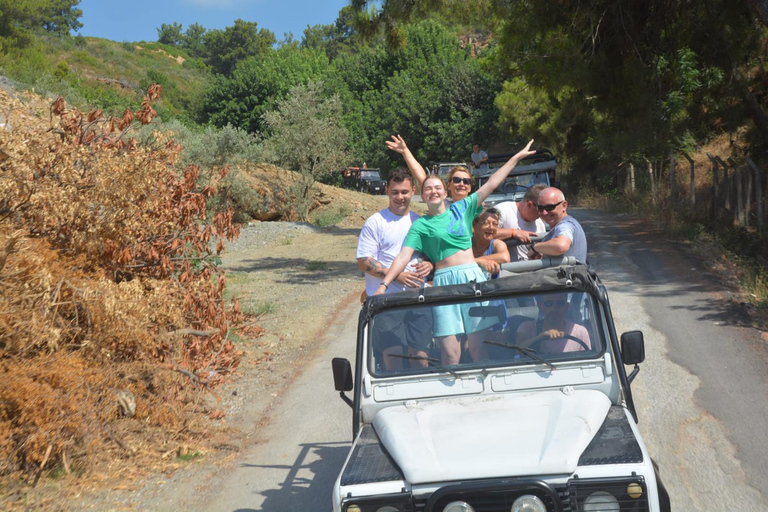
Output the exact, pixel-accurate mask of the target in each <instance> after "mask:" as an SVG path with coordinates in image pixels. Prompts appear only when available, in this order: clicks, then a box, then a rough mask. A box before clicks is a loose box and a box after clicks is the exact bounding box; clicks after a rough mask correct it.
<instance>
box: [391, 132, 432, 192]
mask: <svg viewBox="0 0 768 512" xmlns="http://www.w3.org/2000/svg"><path fill="white" fill-rule="evenodd" d="M385 144H386V145H387V147H388V148H389V149H391V150H392V151H396V152H398V153H400V154H401V155H403V159H404V160H405V165H407V166H408V170H409V171H411V175H413V179H415V180H416V182H417V183H418V184H419V188H421V184H422V183H424V180H425V179H427V172H426V171H425V170H424V168H423V167H422V166H421V164H420V163H419V161H418V160H416V157H415V156H413V153H411V150H410V149H408V146H407V145H406V144H405V141H404V140H403V138H402V137H401V136H399V135H393V136H392V140H388V141H386V142H385Z"/></svg>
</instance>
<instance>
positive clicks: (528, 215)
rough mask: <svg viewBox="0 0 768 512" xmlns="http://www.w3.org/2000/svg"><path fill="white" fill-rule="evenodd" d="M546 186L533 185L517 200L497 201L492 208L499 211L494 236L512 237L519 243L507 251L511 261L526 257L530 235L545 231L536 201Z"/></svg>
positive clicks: (502, 238) (503, 238)
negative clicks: (497, 224)
mask: <svg viewBox="0 0 768 512" xmlns="http://www.w3.org/2000/svg"><path fill="white" fill-rule="evenodd" d="M545 188H547V186H546V185H544V184H541V183H540V184H538V185H534V186H532V187H531V188H529V189H528V190H527V191H526V192H525V195H524V196H523V198H522V199H521V200H520V201H518V202H514V201H507V202H504V203H498V204H497V205H495V206H494V208H495V209H496V210H497V211H498V212H499V229H498V231H497V233H496V238H498V239H501V240H509V239H512V238H514V239H515V240H517V241H518V242H519V245H518V246H517V247H516V248H515V249H516V250H514V249H511V250H510V251H509V257H510V260H511V261H523V260H527V259H528V245H525V244H529V243H530V242H531V237H532V236H535V235H541V234H544V233H546V231H547V226H546V224H544V221H543V220H541V219H540V218H539V210H538V209H537V206H536V205H537V204H538V203H537V201H538V199H539V194H540V193H541V191H542V190H544V189H545Z"/></svg>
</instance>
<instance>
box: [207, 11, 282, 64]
mask: <svg viewBox="0 0 768 512" xmlns="http://www.w3.org/2000/svg"><path fill="white" fill-rule="evenodd" d="M203 41H204V43H205V62H206V64H208V65H209V66H211V68H212V69H213V72H214V73H220V74H222V75H227V76H228V75H230V74H232V72H233V71H234V70H235V68H236V67H237V64H238V63H239V62H241V61H243V60H245V59H248V58H249V57H254V56H259V55H263V54H264V53H266V52H268V51H269V50H271V49H272V45H273V44H275V42H276V41H277V40H276V39H275V34H273V33H272V32H271V31H270V30H267V29H263V28H262V29H260V30H259V29H258V28H257V24H256V22H255V21H243V20H240V19H238V20H235V24H234V25H233V26H231V27H227V28H225V29H224V30H210V31H208V32H206V33H205V34H204V35H203Z"/></svg>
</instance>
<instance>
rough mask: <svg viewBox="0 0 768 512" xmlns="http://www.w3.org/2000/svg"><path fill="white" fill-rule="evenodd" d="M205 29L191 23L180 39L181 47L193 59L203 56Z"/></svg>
mask: <svg viewBox="0 0 768 512" xmlns="http://www.w3.org/2000/svg"><path fill="white" fill-rule="evenodd" d="M205 33H206V30H205V27H203V26H202V25H200V24H199V23H193V24H191V25H190V26H188V27H187V30H186V32H184V36H183V37H182V39H181V46H182V48H184V49H185V50H187V51H188V52H189V54H190V55H191V56H193V57H202V56H203V55H204V54H205Z"/></svg>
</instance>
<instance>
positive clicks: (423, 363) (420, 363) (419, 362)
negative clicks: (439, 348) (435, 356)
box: [408, 347, 429, 368]
mask: <svg viewBox="0 0 768 512" xmlns="http://www.w3.org/2000/svg"><path fill="white" fill-rule="evenodd" d="M408 354H409V355H412V356H416V357H423V358H424V359H411V368H419V367H421V368H426V367H427V366H429V362H428V361H427V358H428V357H429V354H427V353H426V352H424V351H423V350H416V349H415V348H413V347H408Z"/></svg>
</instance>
